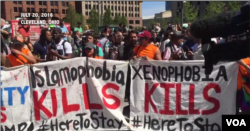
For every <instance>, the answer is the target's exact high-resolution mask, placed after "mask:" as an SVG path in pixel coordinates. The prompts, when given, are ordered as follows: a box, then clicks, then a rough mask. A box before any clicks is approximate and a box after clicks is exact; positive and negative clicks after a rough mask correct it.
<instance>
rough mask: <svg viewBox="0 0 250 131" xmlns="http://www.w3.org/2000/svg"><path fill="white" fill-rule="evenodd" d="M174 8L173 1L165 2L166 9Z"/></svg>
mask: <svg viewBox="0 0 250 131" xmlns="http://www.w3.org/2000/svg"><path fill="white" fill-rule="evenodd" d="M171 9H172V1H166V2H165V10H166V11H168V10H171Z"/></svg>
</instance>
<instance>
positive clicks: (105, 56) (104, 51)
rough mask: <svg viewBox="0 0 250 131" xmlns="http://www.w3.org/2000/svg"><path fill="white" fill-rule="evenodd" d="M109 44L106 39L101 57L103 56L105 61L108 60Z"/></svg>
mask: <svg viewBox="0 0 250 131" xmlns="http://www.w3.org/2000/svg"><path fill="white" fill-rule="evenodd" d="M110 44H111V43H110V41H109V40H108V39H107V40H106V42H105V43H104V45H103V55H104V58H105V59H109V46H110ZM107 49H108V50H107Z"/></svg>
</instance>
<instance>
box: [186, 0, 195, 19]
mask: <svg viewBox="0 0 250 131" xmlns="http://www.w3.org/2000/svg"><path fill="white" fill-rule="evenodd" d="M183 17H184V20H186V22H193V21H195V20H196V19H197V17H198V9H197V8H196V7H195V6H193V5H192V3H191V1H187V2H186V3H185V4H184V8H183Z"/></svg>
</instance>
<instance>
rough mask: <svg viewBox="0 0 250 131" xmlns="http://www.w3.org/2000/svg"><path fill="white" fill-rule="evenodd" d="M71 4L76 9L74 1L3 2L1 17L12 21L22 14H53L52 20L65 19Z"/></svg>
mask: <svg viewBox="0 0 250 131" xmlns="http://www.w3.org/2000/svg"><path fill="white" fill-rule="evenodd" d="M69 4H71V5H73V6H74V7H75V2H74V1H1V17H2V18H3V19H5V20H7V21H10V20H15V19H16V18H20V17H21V13H53V17H52V19H63V18H64V17H65V16H66V13H67V8H68V6H69ZM28 19H48V18H42V17H41V18H39V17H37V18H33V17H30V18H28Z"/></svg>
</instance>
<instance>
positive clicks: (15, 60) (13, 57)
mask: <svg viewBox="0 0 250 131" xmlns="http://www.w3.org/2000/svg"><path fill="white" fill-rule="evenodd" d="M23 47H24V44H23V42H21V41H19V40H17V39H16V40H15V41H14V42H13V44H12V45H11V52H12V54H10V55H8V56H7V59H6V63H5V64H6V67H14V66H19V65H25V64H35V63H36V59H35V57H34V56H33V55H32V53H31V51H30V50H29V49H24V48H23Z"/></svg>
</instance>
